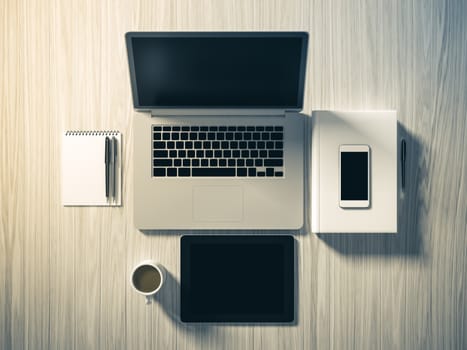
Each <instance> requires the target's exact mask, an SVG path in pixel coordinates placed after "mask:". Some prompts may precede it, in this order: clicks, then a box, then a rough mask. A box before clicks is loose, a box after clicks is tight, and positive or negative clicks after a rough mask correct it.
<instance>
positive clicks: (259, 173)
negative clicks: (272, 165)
mask: <svg viewBox="0 0 467 350" xmlns="http://www.w3.org/2000/svg"><path fill="white" fill-rule="evenodd" d="M256 176H259V177H264V176H266V173H265V172H264V171H258V172H257V173H256Z"/></svg>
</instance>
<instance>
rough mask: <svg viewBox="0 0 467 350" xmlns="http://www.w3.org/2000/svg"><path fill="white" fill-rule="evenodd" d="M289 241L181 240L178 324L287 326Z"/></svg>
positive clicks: (291, 308)
mask: <svg viewBox="0 0 467 350" xmlns="http://www.w3.org/2000/svg"><path fill="white" fill-rule="evenodd" d="M294 249H295V247H294V239H293V237H292V236H227V235H225V236H198V235H196V236H194V235H193V236H191V235H190V236H183V237H182V238H181V320H182V321H183V322H274V323H278V322H280V323H282V322H292V321H293V320H294V296H295V292H294V284H295V282H294Z"/></svg>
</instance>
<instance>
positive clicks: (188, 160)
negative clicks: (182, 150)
mask: <svg viewBox="0 0 467 350" xmlns="http://www.w3.org/2000/svg"><path fill="white" fill-rule="evenodd" d="M183 166H184V167H187V166H190V159H188V158H186V159H184V160H183Z"/></svg>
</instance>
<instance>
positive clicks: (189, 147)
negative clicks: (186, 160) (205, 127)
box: [185, 141, 193, 149]
mask: <svg viewBox="0 0 467 350" xmlns="http://www.w3.org/2000/svg"><path fill="white" fill-rule="evenodd" d="M185 148H186V149H192V148H193V142H191V141H187V142H185Z"/></svg>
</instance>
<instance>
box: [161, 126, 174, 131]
mask: <svg viewBox="0 0 467 350" xmlns="http://www.w3.org/2000/svg"><path fill="white" fill-rule="evenodd" d="M171 129H172V127H170V126H164V127H162V130H164V131H170V130H171Z"/></svg>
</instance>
